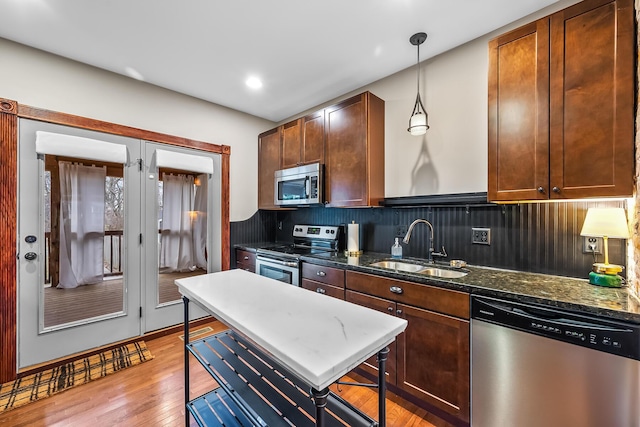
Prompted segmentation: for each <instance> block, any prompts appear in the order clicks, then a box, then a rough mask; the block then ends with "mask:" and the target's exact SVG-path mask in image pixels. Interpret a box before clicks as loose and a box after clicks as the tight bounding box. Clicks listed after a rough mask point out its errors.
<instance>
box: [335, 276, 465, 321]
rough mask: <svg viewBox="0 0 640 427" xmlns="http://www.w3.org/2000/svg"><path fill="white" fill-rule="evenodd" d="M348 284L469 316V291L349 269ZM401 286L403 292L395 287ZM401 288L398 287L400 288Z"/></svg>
mask: <svg viewBox="0 0 640 427" xmlns="http://www.w3.org/2000/svg"><path fill="white" fill-rule="evenodd" d="M346 287H347V289H349V290H355V291H359V292H364V293H367V294H370V295H375V296H378V297H381V298H386V299H390V300H393V301H397V302H401V303H405V304H411V305H415V306H418V307H424V308H425V309H429V310H434V311H438V312H440V313H445V314H449V315H452V316H456V317H460V318H463V319H468V318H469V294H467V293H465V292H459V291H453V290H449V289H442V288H437V287H435V286H429V285H422V284H419V283H413V282H406V281H403V280H396V279H389V278H386V277H380V276H374V275H371V274H365V273H359V272H355V271H347V274H346ZM392 287H395V288H399V289H400V292H401V293H396V292H393V291H391V288H392ZM396 291H397V289H396Z"/></svg>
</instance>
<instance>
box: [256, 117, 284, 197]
mask: <svg viewBox="0 0 640 427" xmlns="http://www.w3.org/2000/svg"><path fill="white" fill-rule="evenodd" d="M280 158H281V144H280V128H276V129H272V130H270V131H268V132H265V133H262V134H260V136H259V137H258V208H259V209H275V208H277V206H276V204H275V193H274V191H275V184H274V180H275V177H274V174H275V171H277V170H278V169H280Z"/></svg>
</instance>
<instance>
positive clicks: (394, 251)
mask: <svg viewBox="0 0 640 427" xmlns="http://www.w3.org/2000/svg"><path fill="white" fill-rule="evenodd" d="M391 257H392V258H402V246H400V242H399V241H398V238H397V237H396V242H395V243H394V244H393V246H391Z"/></svg>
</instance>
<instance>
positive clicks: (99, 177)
mask: <svg viewBox="0 0 640 427" xmlns="http://www.w3.org/2000/svg"><path fill="white" fill-rule="evenodd" d="M106 175H107V170H106V168H105V167H94V166H83V165H77V164H71V163H68V162H60V282H59V283H58V288H75V287H77V286H79V285H86V284H92V283H99V282H101V281H102V279H103V274H104V265H103V257H104V185H105V178H106Z"/></svg>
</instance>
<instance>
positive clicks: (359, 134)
mask: <svg viewBox="0 0 640 427" xmlns="http://www.w3.org/2000/svg"><path fill="white" fill-rule="evenodd" d="M325 138H326V139H325V148H326V153H325V195H326V199H327V203H328V205H329V206H332V207H347V206H377V205H378V204H379V202H380V201H381V200H382V199H383V198H384V101H382V100H381V99H380V98H378V97H376V96H375V95H373V94H371V93H369V92H365V93H363V94H360V95H357V96H354V97H352V98H349V99H347V100H345V101H343V102H341V103H339V104H336V105H334V106H331V107H327V108H326V109H325Z"/></svg>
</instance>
